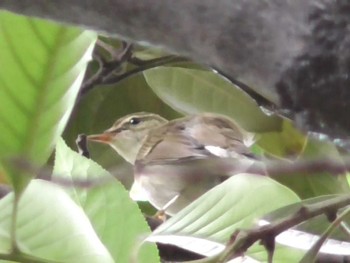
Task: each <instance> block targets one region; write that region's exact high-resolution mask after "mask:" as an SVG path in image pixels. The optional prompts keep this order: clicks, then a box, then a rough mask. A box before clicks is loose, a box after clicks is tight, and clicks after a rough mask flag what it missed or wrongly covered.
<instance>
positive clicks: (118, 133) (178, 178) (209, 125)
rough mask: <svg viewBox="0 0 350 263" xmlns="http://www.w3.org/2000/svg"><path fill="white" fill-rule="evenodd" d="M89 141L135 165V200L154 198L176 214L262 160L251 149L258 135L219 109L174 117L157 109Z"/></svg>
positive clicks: (163, 208)
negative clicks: (218, 110) (104, 147)
mask: <svg viewBox="0 0 350 263" xmlns="http://www.w3.org/2000/svg"><path fill="white" fill-rule="evenodd" d="M87 139H88V140H89V141H93V142H99V143H104V144H107V145H109V146H111V147H112V148H113V149H114V150H115V151H116V152H117V153H118V154H119V155H121V156H122V157H123V158H124V159H125V160H126V161H128V162H129V163H131V164H132V165H134V168H133V169H134V184H133V186H132V188H131V190H130V196H131V198H132V199H134V200H139V201H149V202H150V203H151V204H152V205H153V206H154V207H155V208H157V209H158V210H161V211H165V213H166V214H168V215H170V216H172V215H174V214H176V213H177V212H178V211H180V210H181V209H183V208H184V207H186V206H187V205H188V204H190V203H191V202H193V201H194V200H195V199H197V198H198V197H199V196H201V195H203V194H204V193H205V192H207V191H208V190H210V189H211V188H213V187H214V186H216V185H218V184H220V183H221V182H223V181H224V180H225V179H226V178H227V177H229V176H232V175H234V174H237V173H241V172H247V171H249V168H250V167H251V166H252V164H253V163H254V162H256V157H255V156H254V155H253V154H252V152H251V150H250V149H249V146H250V145H251V144H252V143H253V142H254V134H252V133H249V132H246V131H244V130H243V129H242V128H241V127H239V126H238V125H237V124H236V123H235V122H234V121H233V120H231V119H230V118H229V117H226V116H224V115H220V114H215V113H199V114H194V115H188V116H185V117H182V118H178V119H174V120H170V121H168V120H167V119H165V118H163V117H161V116H160V115H158V114H154V113H149V112H138V113H132V114H129V115H126V116H124V117H122V118H120V119H118V120H117V121H115V123H114V124H113V125H112V127H111V128H109V129H107V130H106V131H104V132H103V133H101V134H94V135H89V136H87Z"/></svg>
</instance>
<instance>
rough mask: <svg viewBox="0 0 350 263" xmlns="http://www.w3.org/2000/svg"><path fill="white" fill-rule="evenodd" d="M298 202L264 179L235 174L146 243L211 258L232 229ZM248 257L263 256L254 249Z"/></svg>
mask: <svg viewBox="0 0 350 263" xmlns="http://www.w3.org/2000/svg"><path fill="white" fill-rule="evenodd" d="M299 200H300V199H299V198H298V197H297V195H296V194H295V193H293V192H292V191H291V190H289V189H288V188H286V187H284V186H282V185H281V184H279V183H277V182H275V181H274V180H272V179H270V178H268V177H263V176H257V175H250V174H238V175H235V176H233V177H231V178H230V179H228V180H226V181H225V182H224V183H222V184H220V185H218V186H217V187H215V188H213V189H212V190H210V191H209V192H207V193H206V194H205V195H203V196H202V197H200V198H199V199H197V200H196V201H194V202H193V203H192V204H190V205H189V206H188V207H186V208H185V209H183V210H182V211H180V212H179V213H178V214H176V215H175V216H174V217H172V218H170V219H169V220H167V221H166V222H165V223H163V224H162V225H161V226H160V227H159V228H158V229H156V230H155V231H154V233H153V234H152V235H151V236H150V237H149V238H148V240H151V241H154V242H164V243H171V244H174V245H177V246H180V247H183V248H185V249H190V250H192V251H195V252H197V253H200V254H203V255H207V256H212V255H213V254H215V252H218V251H220V249H223V246H224V245H225V244H226V242H227V241H228V240H229V238H230V236H231V235H232V233H234V231H235V230H237V229H239V228H247V227H252V226H253V225H254V223H255V222H256V220H257V219H258V218H261V217H262V216H263V215H265V214H266V213H268V212H271V211H273V210H275V209H278V208H280V207H283V206H285V205H288V204H291V203H294V202H298V201H299ZM193 239H195V240H194V242H193V244H192V243H190V240H193ZM205 241H207V242H205ZM198 243H199V245H198ZM207 243H208V244H207ZM205 244H207V245H208V246H206V245H205ZM210 244H212V245H213V246H209V245H210ZM192 245H193V246H192ZM212 249H213V250H212ZM248 255H251V256H252V257H257V258H259V259H261V258H262V259H264V258H265V257H266V253H265V252H264V249H263V248H262V247H258V246H255V247H254V248H253V249H252V250H251V252H250V253H248ZM265 260H266V258H265Z"/></svg>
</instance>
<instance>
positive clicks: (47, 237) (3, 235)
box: [0, 180, 114, 263]
mask: <svg viewBox="0 0 350 263" xmlns="http://www.w3.org/2000/svg"><path fill="white" fill-rule="evenodd" d="M13 199H14V194H13V193H11V194H9V195H7V196H6V197H5V198H3V199H2V200H1V201H0V211H1V213H0V251H1V252H0V253H9V252H10V251H9V250H10V233H9V229H10V225H11V223H12V222H11V218H12V217H11V216H10V215H11V213H12V205H13ZM16 226H17V232H16V233H17V245H18V248H19V249H20V250H21V252H23V253H26V254H29V255H33V256H36V257H39V258H42V259H45V260H47V261H49V262H64V263H69V262H72V263H76V262H90V263H104V262H106V263H111V262H114V261H113V258H112V257H111V255H110V254H109V252H108V251H107V249H106V248H105V247H104V245H103V244H102V243H101V241H100V240H99V238H98V237H97V235H96V233H95V231H94V229H93V227H92V226H91V223H90V221H89V219H88V218H87V217H86V215H85V214H84V213H83V211H82V210H81V208H80V207H79V206H77V205H76V203H75V202H74V201H73V200H72V199H71V198H70V197H69V196H68V194H67V193H66V192H65V191H64V190H62V188H61V187H58V186H56V185H54V184H52V183H50V182H46V181H42V180H33V181H32V182H31V183H30V184H29V186H28V188H27V189H26V191H24V193H23V195H22V198H21V199H20V202H19V206H18V220H17V224H16ZM22 262H25V261H22Z"/></svg>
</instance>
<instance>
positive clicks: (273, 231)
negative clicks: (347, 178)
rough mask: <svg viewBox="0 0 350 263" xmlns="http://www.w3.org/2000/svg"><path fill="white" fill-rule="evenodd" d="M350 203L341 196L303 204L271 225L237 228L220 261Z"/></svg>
mask: <svg viewBox="0 0 350 263" xmlns="http://www.w3.org/2000/svg"><path fill="white" fill-rule="evenodd" d="M349 204H350V196H349V195H347V196H341V197H336V198H332V199H329V200H326V201H325V200H323V201H321V202H318V203H315V204H311V205H307V206H302V207H301V208H300V209H299V210H298V211H297V212H296V213H294V214H292V215H290V216H288V217H286V218H285V219H282V220H281V221H279V222H274V223H271V224H269V225H264V226H261V227H256V228H254V229H251V230H237V231H236V232H235V233H234V234H233V235H232V237H231V240H230V241H229V243H228V245H227V248H226V249H225V251H224V252H222V253H221V254H220V256H219V259H218V260H219V261H217V262H226V260H228V259H231V258H234V257H237V256H240V255H242V254H243V253H244V252H245V251H246V250H247V249H248V248H249V247H251V246H252V245H253V244H254V243H255V242H257V241H259V240H261V241H262V242H265V240H270V239H271V238H274V237H276V236H277V235H279V234H280V233H282V232H283V231H286V230H288V229H289V228H292V227H294V226H296V225H298V224H300V223H302V222H304V221H306V220H309V219H311V218H314V217H316V216H319V215H322V214H327V213H328V212H329V211H332V212H334V213H336V212H337V211H338V210H339V209H340V208H343V207H345V206H348V205H349Z"/></svg>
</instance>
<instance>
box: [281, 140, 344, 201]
mask: <svg viewBox="0 0 350 263" xmlns="http://www.w3.org/2000/svg"><path fill="white" fill-rule="evenodd" d="M298 158H299V159H301V160H322V159H334V160H337V159H338V161H339V160H341V155H340V153H339V152H338V150H337V148H336V146H334V144H333V143H331V142H330V141H326V140H324V141H320V140H316V139H314V138H309V139H308V140H307V142H306V143H305V146H304V148H303V151H302V152H301V154H300V155H299V157H298ZM275 178H276V180H278V181H279V182H280V183H283V184H284V185H286V186H288V187H289V188H291V189H292V190H293V191H295V192H296V193H297V194H298V195H299V196H300V197H301V198H302V199H306V198H312V197H317V196H322V195H332V194H347V193H349V184H348V182H347V179H346V176H344V175H338V176H336V175H333V174H330V173H326V172H324V173H322V172H318V173H312V170H310V171H308V172H305V173H295V174H287V175H283V174H281V175H278V176H276V177H275Z"/></svg>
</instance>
